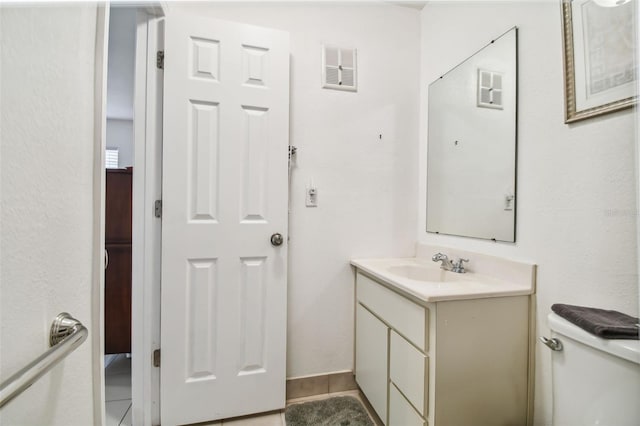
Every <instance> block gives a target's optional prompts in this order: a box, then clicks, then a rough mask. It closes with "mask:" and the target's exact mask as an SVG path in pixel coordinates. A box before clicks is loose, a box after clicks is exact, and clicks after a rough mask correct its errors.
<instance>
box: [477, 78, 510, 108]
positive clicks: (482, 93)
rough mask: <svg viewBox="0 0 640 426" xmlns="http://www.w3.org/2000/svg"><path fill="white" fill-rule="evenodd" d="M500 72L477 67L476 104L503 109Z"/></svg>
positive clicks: (482, 106)
mask: <svg viewBox="0 0 640 426" xmlns="http://www.w3.org/2000/svg"><path fill="white" fill-rule="evenodd" d="M502 77H503V76H502V73H499V72H495V71H488V70H483V69H478V106H479V107H481V108H493V109H503V108H504V107H503V104H502V101H503V96H502Z"/></svg>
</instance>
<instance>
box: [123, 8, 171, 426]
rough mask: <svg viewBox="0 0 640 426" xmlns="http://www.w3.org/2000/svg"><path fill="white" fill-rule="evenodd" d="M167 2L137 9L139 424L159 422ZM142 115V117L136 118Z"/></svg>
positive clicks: (135, 347)
mask: <svg viewBox="0 0 640 426" xmlns="http://www.w3.org/2000/svg"><path fill="white" fill-rule="evenodd" d="M164 14H165V13H164V7H163V6H162V5H160V4H157V5H150V6H147V7H141V8H139V9H138V14H137V28H136V60H135V64H136V65H135V78H134V147H133V163H134V173H133V207H132V218H133V219H132V220H133V229H132V277H131V278H132V288H131V327H132V332H131V355H132V357H131V358H132V359H131V362H132V365H131V400H132V408H131V409H132V421H133V424H136V425H138V424H139V425H144V426H151V425H159V424H160V369H159V368H156V367H154V366H153V353H154V351H155V350H159V349H160V270H161V263H160V262H161V257H160V251H161V230H162V223H161V219H160V218H158V217H156V216H155V202H156V200H162V92H163V89H162V88H163V72H162V70H161V69H159V68H157V66H156V52H157V51H158V50H162V49H163V46H164V22H163V18H164ZM135 117H139V119H137V120H136V119H135Z"/></svg>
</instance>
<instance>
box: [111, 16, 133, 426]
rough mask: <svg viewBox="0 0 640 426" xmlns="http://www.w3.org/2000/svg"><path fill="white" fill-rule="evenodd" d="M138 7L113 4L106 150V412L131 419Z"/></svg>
mask: <svg viewBox="0 0 640 426" xmlns="http://www.w3.org/2000/svg"><path fill="white" fill-rule="evenodd" d="M136 13H137V10H136V9H135V8H131V7H118V6H111V7H110V13H109V16H110V19H109V50H108V56H107V60H108V68H107V127H106V152H105V159H106V161H105V163H106V164H105V169H106V170H105V175H106V177H105V187H106V188H105V278H104V283H105V288H104V353H105V355H104V356H105V359H104V365H105V393H104V395H105V412H106V420H107V424H109V425H118V426H119V425H127V426H130V425H131V424H132V419H131V417H132V410H131V406H132V403H131V329H132V328H131V290H132V227H133V221H132V206H133V174H134V168H133V165H134V164H133V163H134V161H133V151H134V149H133V148H134V122H133V109H134V105H133V100H134V77H135V51H136Z"/></svg>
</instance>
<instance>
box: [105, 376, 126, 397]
mask: <svg viewBox="0 0 640 426" xmlns="http://www.w3.org/2000/svg"><path fill="white" fill-rule="evenodd" d="M104 396H105V399H104V400H105V401H106V402H110V401H121V400H123V399H131V374H127V373H124V374H115V375H105V386H104Z"/></svg>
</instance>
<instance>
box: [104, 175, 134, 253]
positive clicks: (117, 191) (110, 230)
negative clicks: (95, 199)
mask: <svg viewBox="0 0 640 426" xmlns="http://www.w3.org/2000/svg"><path fill="white" fill-rule="evenodd" d="M131 178H132V169H126V170H124V169H108V170H107V182H106V188H105V191H106V192H105V223H104V238H105V243H107V244H110V243H118V244H124V243H131V197H132V189H131V188H132V187H131V185H132V184H131V181H132V180H131Z"/></svg>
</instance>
